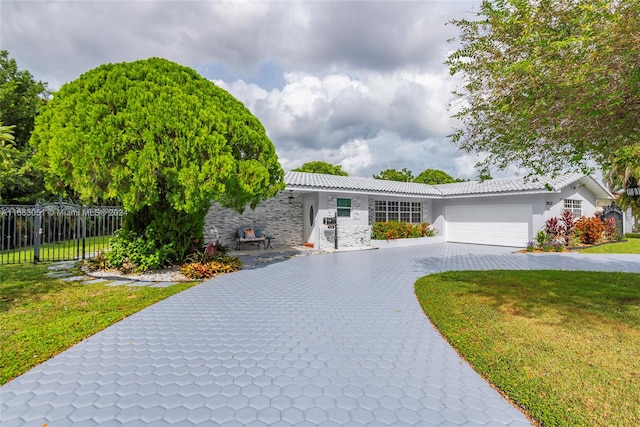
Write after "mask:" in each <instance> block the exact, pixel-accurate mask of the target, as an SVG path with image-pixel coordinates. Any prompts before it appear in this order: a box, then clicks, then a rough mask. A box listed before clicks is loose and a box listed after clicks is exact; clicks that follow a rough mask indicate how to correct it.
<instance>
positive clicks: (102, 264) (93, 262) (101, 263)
mask: <svg viewBox="0 0 640 427" xmlns="http://www.w3.org/2000/svg"><path fill="white" fill-rule="evenodd" d="M84 268H85V270H86V271H98V270H104V269H106V268H107V261H106V259H105V256H104V252H98V254H97V255H96V256H94V257H93V258H89V259H86V260H85V261H84Z"/></svg>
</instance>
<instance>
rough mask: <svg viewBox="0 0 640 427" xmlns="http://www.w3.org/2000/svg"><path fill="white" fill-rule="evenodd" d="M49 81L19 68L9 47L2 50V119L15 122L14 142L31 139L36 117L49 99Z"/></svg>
mask: <svg viewBox="0 0 640 427" xmlns="http://www.w3.org/2000/svg"><path fill="white" fill-rule="evenodd" d="M47 95H48V94H47V84H46V83H44V82H41V81H37V80H35V79H34V78H33V75H31V73H30V72H29V71H27V70H20V69H19V68H18V64H17V62H16V60H15V59H13V58H10V57H9V52H7V51H6V50H2V51H0V122H1V123H4V124H5V125H10V126H15V128H14V133H13V136H14V139H15V146H16V147H17V148H22V147H24V146H26V145H28V143H29V138H30V137H31V131H33V125H34V120H35V117H36V115H37V114H38V112H39V111H40V109H42V107H43V106H44V104H45V103H46V98H47Z"/></svg>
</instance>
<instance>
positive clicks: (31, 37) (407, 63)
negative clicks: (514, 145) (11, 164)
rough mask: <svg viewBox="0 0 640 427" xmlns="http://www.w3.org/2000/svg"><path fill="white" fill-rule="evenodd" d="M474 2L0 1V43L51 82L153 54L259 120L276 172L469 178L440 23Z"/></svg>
mask: <svg viewBox="0 0 640 427" xmlns="http://www.w3.org/2000/svg"><path fill="white" fill-rule="evenodd" d="M478 6H479V0H476V1H406V2H402V1H304V2H302V1H300V2H293V1H269V2H256V1H234V2H218V1H136V0H130V1H73V2H71V1H11V0H9V1H7V0H3V1H1V2H0V47H1V48H2V49H6V50H8V51H9V53H10V55H11V57H13V58H15V59H16V60H17V61H18V65H19V67H20V68H21V69H27V70H29V71H30V72H31V73H32V74H33V75H34V76H35V78H36V79H38V80H43V81H46V82H48V84H49V87H50V88H52V89H54V90H55V89H57V88H59V87H60V86H61V85H62V84H64V83H66V82H69V81H71V80H74V79H75V78H77V77H78V76H79V75H80V74H82V73H83V72H85V71H88V70H90V69H92V68H94V67H97V66H98V65H100V64H103V63H109V62H122V61H133V60H137V59H144V58H148V57H152V56H157V57H163V58H167V59H170V60H172V61H175V62H178V63H180V64H182V65H185V66H189V67H192V68H194V69H196V70H197V71H198V72H199V73H200V74H201V75H203V76H204V77H206V78H208V79H211V80H212V81H214V82H216V84H218V85H220V86H222V87H223V88H225V89H226V90H228V91H229V92H231V93H232V94H233V95H234V96H235V97H236V98H238V99H239V100H241V101H242V102H243V103H244V104H245V105H246V106H247V107H248V108H249V109H250V110H251V111H252V112H253V113H254V114H255V115H256V116H257V117H258V118H259V119H260V120H261V121H262V123H263V124H264V126H265V128H266V129H267V133H268V135H269V137H270V138H271V140H272V141H273V143H274V145H275V147H276V151H277V153H278V157H279V159H280V162H281V164H282V166H283V167H284V169H285V170H290V169H292V168H294V167H297V166H300V165H301V164H302V163H304V162H307V161H312V160H325V161H328V162H330V163H333V164H341V165H342V167H343V169H344V170H346V171H347V172H349V174H350V175H354V176H365V177H370V176H372V175H373V174H375V173H378V172H380V171H381V170H384V169H387V168H396V169H401V168H404V167H406V168H408V169H410V170H411V171H413V173H414V175H417V174H419V173H420V172H421V171H422V170H424V169H427V168H435V169H443V170H445V171H446V172H448V173H449V174H451V175H452V176H454V177H461V178H475V177H476V176H477V171H476V169H475V167H474V164H475V162H476V161H477V159H478V157H477V156H476V155H467V154H466V153H463V152H460V151H458V150H457V148H456V147H455V146H454V145H453V143H452V142H451V141H450V139H449V138H448V137H447V135H448V134H450V133H451V131H452V129H453V127H454V126H455V122H454V121H453V119H451V117H450V112H449V111H448V107H449V103H450V102H451V100H452V96H451V91H452V90H454V89H455V87H456V81H455V80H454V79H453V78H452V77H451V76H449V73H448V69H447V67H446V66H445V65H444V60H445V58H446V56H447V53H448V52H450V51H451V50H453V49H454V48H455V44H451V43H448V42H447V40H448V39H450V38H452V37H455V36H456V35H457V30H456V28H455V26H453V25H446V23H447V22H448V21H450V20H451V19H459V18H467V19H473V18H474V16H475V11H476V10H477V8H478ZM511 172H513V171H511ZM492 173H493V175H494V176H500V175H503V174H504V173H501V172H499V171H492ZM507 174H509V172H507Z"/></svg>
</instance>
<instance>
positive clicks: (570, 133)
mask: <svg viewBox="0 0 640 427" xmlns="http://www.w3.org/2000/svg"><path fill="white" fill-rule="evenodd" d="M453 24H454V25H456V26H457V27H458V29H459V31H460V35H459V37H458V39H457V41H458V42H459V43H460V46H459V48H458V49H457V50H456V51H455V52H454V53H452V54H451V55H450V56H449V57H448V60H447V64H448V66H449V69H450V72H451V74H454V75H460V76H461V77H462V79H463V87H462V88H461V90H459V91H458V93H457V96H458V102H457V103H456V104H454V105H453V106H452V108H453V112H454V116H455V117H457V118H459V119H460V121H461V125H460V127H459V128H458V129H456V131H455V132H454V133H453V135H452V137H453V140H454V141H455V142H457V143H459V145H460V147H461V148H463V149H465V150H468V151H471V152H488V153H489V157H488V158H487V159H486V161H485V162H483V164H484V165H489V164H495V165H497V166H498V167H499V168H502V169H504V168H505V167H507V166H509V165H512V164H516V165H518V166H522V167H525V168H528V169H529V170H530V171H531V172H533V173H549V172H558V171H561V170H563V169H564V168H567V167H571V168H582V169H587V168H588V166H589V162H590V161H591V160H595V161H597V162H599V163H601V164H602V163H606V162H608V161H610V160H611V156H610V154H611V153H612V152H616V150H618V149H620V148H622V147H626V146H629V145H633V144H636V143H638V139H639V138H638V136H639V135H640V126H639V123H640V102H639V98H640V67H639V66H638V64H640V1H639V0H627V1H617V0H580V1H576V0H542V1H532V0H484V1H483V2H482V4H481V6H480V10H479V12H478V14H477V19H476V20H466V19H463V20H456V21H453Z"/></svg>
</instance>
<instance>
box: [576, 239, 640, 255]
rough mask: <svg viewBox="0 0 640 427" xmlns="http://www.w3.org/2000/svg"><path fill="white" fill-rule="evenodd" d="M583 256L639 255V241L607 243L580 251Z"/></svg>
mask: <svg viewBox="0 0 640 427" xmlns="http://www.w3.org/2000/svg"><path fill="white" fill-rule="evenodd" d="M580 252H582V253H585V254H640V239H628V240H626V241H624V242H615V243H607V244H606V245H600V246H593V247H591V248H586V249H580Z"/></svg>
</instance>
